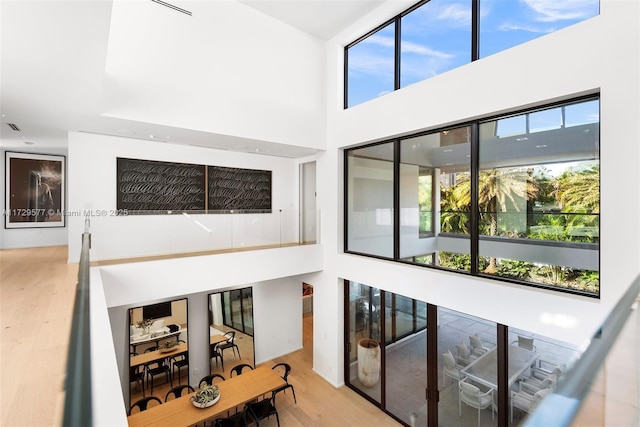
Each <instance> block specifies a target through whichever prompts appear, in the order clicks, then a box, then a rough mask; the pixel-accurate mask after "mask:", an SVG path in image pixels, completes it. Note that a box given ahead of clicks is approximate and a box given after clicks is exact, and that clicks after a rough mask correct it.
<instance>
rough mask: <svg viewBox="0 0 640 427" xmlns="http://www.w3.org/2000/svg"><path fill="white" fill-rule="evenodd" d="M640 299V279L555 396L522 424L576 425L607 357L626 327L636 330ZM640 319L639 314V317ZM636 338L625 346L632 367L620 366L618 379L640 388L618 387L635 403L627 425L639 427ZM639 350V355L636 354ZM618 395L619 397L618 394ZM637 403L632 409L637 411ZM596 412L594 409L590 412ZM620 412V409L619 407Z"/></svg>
mask: <svg viewBox="0 0 640 427" xmlns="http://www.w3.org/2000/svg"><path fill="white" fill-rule="evenodd" d="M639 297H640V276H639V277H638V278H636V279H635V281H634V282H633V284H632V285H631V286H630V287H629V289H628V290H627V291H626V293H625V294H624V296H623V297H622V298H621V299H620V300H619V301H618V303H617V304H616V305H615V307H614V308H613V310H611V313H610V315H609V316H608V317H607V319H606V321H605V322H604V323H603V324H602V326H601V327H600V330H599V331H598V333H597V334H596V335H595V336H594V337H593V338H592V339H591V341H590V343H589V346H588V347H587V349H586V350H585V351H584V353H583V354H582V355H581V357H580V359H579V360H578V361H577V362H576V363H575V364H574V365H573V367H572V368H571V369H570V370H569V371H568V372H567V374H566V376H565V377H564V378H563V379H562V380H561V381H559V382H558V385H557V387H556V389H555V390H554V392H553V393H552V394H549V395H548V396H547V397H546V398H544V399H543V400H542V401H541V402H540V403H539V405H538V406H537V407H536V410H535V411H534V412H533V413H531V414H530V415H529V417H528V418H527V419H526V420H525V422H524V423H523V424H522V425H523V426H526V427H543V426H544V427H546V426H551V425H553V426H557V427H562V426H569V425H572V423H573V421H574V419H575V417H576V416H577V415H578V414H579V410H580V408H581V406H582V405H583V403H584V402H585V400H586V397H587V396H588V394H589V393H590V392H591V390H592V389H593V387H594V384H595V379H596V377H597V376H598V374H599V372H600V371H601V370H602V368H603V367H604V366H605V362H606V361H607V357H609V355H610V354H611V351H612V349H613V348H614V345H615V344H617V341H618V340H619V338H620V336H621V331H623V329H624V328H625V327H627V326H628V327H634V326H633V325H631V324H629V322H628V320H629V319H630V316H631V314H632V313H633V311H634V310H637V309H638V302H639ZM635 316H638V313H635ZM631 335H632V340H634V341H632V342H628V343H627V342H625V343H623V344H624V346H625V347H626V350H625V354H626V355H627V356H630V357H631V359H632V363H631V364H630V365H629V366H620V365H618V366H617V369H618V370H620V371H622V370H626V371H624V372H619V373H618V375H619V376H620V377H621V378H624V379H625V381H629V382H633V381H635V382H636V384H635V385H633V384H620V383H619V382H618V384H617V386H619V387H621V388H623V389H624V390H625V393H621V394H624V395H625V396H624V397H625V399H626V400H627V401H628V402H635V413H634V411H633V410H631V411H630V413H629V414H628V416H629V419H628V420H626V421H623V422H624V424H619V422H620V421H618V422H617V423H616V425H625V426H627V425H628V426H632V425H638V422H639V421H640V409H639V406H638V402H640V359H639V357H640V348H638V343H637V339H638V338H637V332H636V333H634V334H631ZM634 350H635V351H634ZM616 394H617V393H616ZM603 397H604V399H605V400H607V399H609V398H615V397H616V396H614V393H610V392H606V391H605V396H603ZM633 405H634V404H633V403H632V404H631V405H630V406H631V407H633ZM590 409H591V410H594V408H590ZM617 411H620V407H619V406H618V407H617Z"/></svg>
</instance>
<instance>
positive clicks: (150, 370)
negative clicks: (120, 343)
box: [144, 346, 173, 394]
mask: <svg viewBox="0 0 640 427" xmlns="http://www.w3.org/2000/svg"><path fill="white" fill-rule="evenodd" d="M158 349H159V347H157V346H156V347H149V348H148V349H146V350H145V351H144V352H145V353H149V352H152V351H156V350H158ZM144 370H145V372H146V373H147V375H146V377H147V386H148V385H149V380H151V393H150V394H153V383H154V378H155V377H156V376H158V375H162V374H165V376H166V377H167V380H168V381H169V384H170V385H171V387H173V380H172V379H171V368H170V367H169V364H168V363H167V359H166V358H162V359H158V360H154V361H153V362H149V363H146V364H145V365H144Z"/></svg>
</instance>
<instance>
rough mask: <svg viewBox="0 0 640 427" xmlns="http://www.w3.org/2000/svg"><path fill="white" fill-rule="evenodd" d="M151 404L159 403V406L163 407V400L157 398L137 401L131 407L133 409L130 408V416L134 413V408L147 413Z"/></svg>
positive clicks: (145, 398) (152, 397)
mask: <svg viewBox="0 0 640 427" xmlns="http://www.w3.org/2000/svg"><path fill="white" fill-rule="evenodd" d="M151 402H157V403H158V405H162V400H160V399H159V398H157V397H156V396H147V397H143V398H142V399H140V400H137V401H136V402H134V403H133V405H131V407H130V408H129V415H131V414H132V413H133V409H134V408H138V409H139V410H140V412H142V411H146V410H147V407H148V406H149V404H150V403H151Z"/></svg>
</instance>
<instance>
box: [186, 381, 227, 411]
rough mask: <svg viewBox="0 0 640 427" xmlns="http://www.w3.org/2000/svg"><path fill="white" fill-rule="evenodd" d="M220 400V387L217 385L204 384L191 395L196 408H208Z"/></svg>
mask: <svg viewBox="0 0 640 427" xmlns="http://www.w3.org/2000/svg"><path fill="white" fill-rule="evenodd" d="M218 400H220V389H219V388H218V386H217V385H204V386H202V387H200V390H198V391H196V392H195V393H194V394H193V396H191V403H192V404H193V406H195V407H196V408H208V407H209V406H211V405H215V404H216V402H217V401H218Z"/></svg>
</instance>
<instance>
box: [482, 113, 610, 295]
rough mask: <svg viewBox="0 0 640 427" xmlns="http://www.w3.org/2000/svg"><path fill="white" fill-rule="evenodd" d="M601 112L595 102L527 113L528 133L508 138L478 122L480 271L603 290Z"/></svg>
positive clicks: (496, 125) (491, 124)
mask: <svg viewBox="0 0 640 427" xmlns="http://www.w3.org/2000/svg"><path fill="white" fill-rule="evenodd" d="M598 114H599V103H598V101H597V100H588V101H583V102H578V103H573V104H567V105H562V106H560V107H556V108H552V109H546V110H541V111H532V112H530V113H523V114H521V115H520V117H524V118H525V119H526V122H528V123H529V124H530V131H529V132H523V133H520V134H515V135H511V136H506V137H504V136H501V135H497V134H494V132H496V129H499V128H500V125H499V124H500V122H501V119H498V120H493V121H490V122H485V123H481V125H480V135H481V137H480V176H479V197H478V207H479V214H480V215H479V233H480V258H479V260H478V263H479V267H480V270H481V271H482V272H483V273H486V274H492V275H498V276H502V277H508V278H512V279H516V280H522V281H528V282H534V283H542V284H546V285H550V286H558V287H563V288H571V289H576V290H580V291H585V292H588V293H598V291H599V273H598V271H599V256H598V252H599V224H600V220H599V218H600V217H599V213H600V164H599V122H598ZM563 117H564V118H569V120H563ZM511 119H515V118H511ZM563 121H564V122H566V124H565V125H563ZM496 133H497V132H496Z"/></svg>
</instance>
